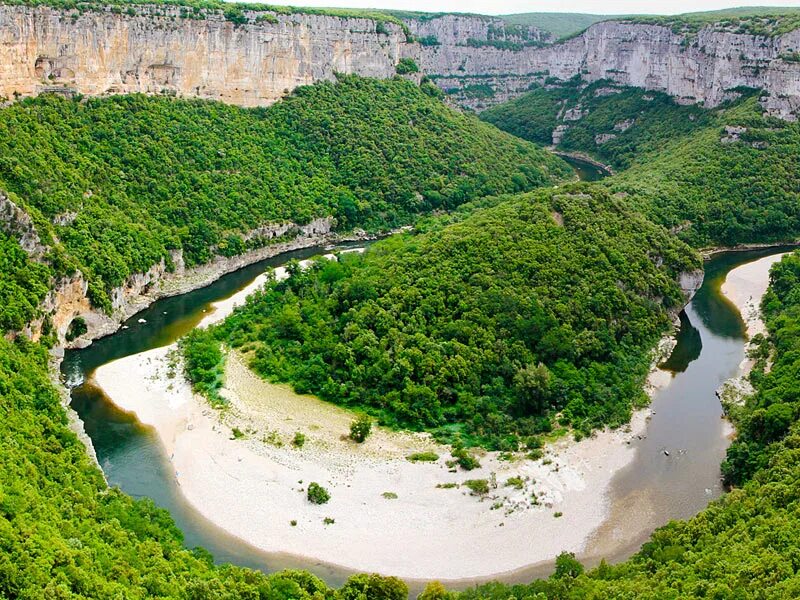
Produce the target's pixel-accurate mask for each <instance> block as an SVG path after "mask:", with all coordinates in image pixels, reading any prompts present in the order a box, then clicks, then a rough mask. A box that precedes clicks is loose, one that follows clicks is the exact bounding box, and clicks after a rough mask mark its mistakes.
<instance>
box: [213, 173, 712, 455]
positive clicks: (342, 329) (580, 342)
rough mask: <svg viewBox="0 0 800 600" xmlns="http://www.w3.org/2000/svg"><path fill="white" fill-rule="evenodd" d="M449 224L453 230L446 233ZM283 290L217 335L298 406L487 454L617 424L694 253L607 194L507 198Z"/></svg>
mask: <svg viewBox="0 0 800 600" xmlns="http://www.w3.org/2000/svg"><path fill="white" fill-rule="evenodd" d="M450 220H452V221H453V222H452V223H450V222H449V221H450ZM424 229H425V232H424V233H422V234H420V235H409V236H404V237H398V238H393V239H390V240H386V241H384V242H380V243H378V244H376V245H374V246H373V247H371V248H370V249H369V250H368V251H367V252H366V253H365V254H364V255H363V256H361V255H353V254H348V255H343V256H342V257H341V260H340V261H339V262H328V261H322V262H320V263H318V264H317V266H316V267H315V268H312V269H309V270H308V271H305V272H301V271H299V270H297V271H295V273H294V275H293V276H292V277H291V278H289V279H288V280H286V281H283V282H273V283H272V284H271V285H269V286H268V287H267V288H266V290H265V291H264V292H262V293H258V294H256V295H255V296H254V297H252V298H251V300H250V302H248V304H247V305H246V306H245V307H243V308H241V309H238V310H237V311H236V312H235V313H234V315H233V316H232V317H231V318H229V319H228V320H227V321H226V322H225V323H224V325H222V326H220V327H218V328H217V329H215V330H214V331H216V334H217V336H218V338H219V339H221V340H225V342H226V343H228V344H230V345H232V346H234V347H246V348H247V349H248V350H254V352H253V354H252V355H251V365H252V367H253V368H254V369H255V370H256V371H258V372H259V373H261V374H262V375H264V376H265V377H268V378H271V379H275V380H279V381H288V382H291V383H292V384H293V385H294V387H295V389H296V390H297V391H298V392H300V393H305V392H313V393H315V394H319V395H320V396H321V397H322V398H324V399H327V400H330V401H333V402H338V403H343V404H346V405H349V406H353V407H364V408H366V409H368V410H369V411H371V412H372V413H374V414H376V415H378V416H380V417H381V419H382V420H383V422H384V423H387V424H389V425H394V426H403V427H410V428H413V429H420V428H429V429H431V428H433V429H435V428H439V431H440V433H442V434H444V435H448V434H450V433H452V432H454V431H456V430H459V429H461V430H464V432H465V433H466V434H468V435H469V436H471V438H472V439H473V440H475V441H479V442H481V443H483V444H485V445H487V446H489V447H495V448H497V447H501V448H505V449H508V448H512V447H513V448H516V445H517V441H516V436H517V435H532V434H536V433H540V432H542V431H549V430H550V429H551V428H552V427H553V425H554V423H553V422H554V421H555V419H556V414H558V415H559V423H561V424H563V425H566V424H570V425H572V426H574V427H575V428H577V429H578V430H580V431H582V432H584V433H588V432H589V431H590V430H591V429H593V428H595V427H599V426H602V425H605V424H611V425H620V424H622V423H624V422H625V421H626V420H627V419H628V418H629V416H630V410H631V406H632V404H638V403H642V402H644V401H645V398H644V395H643V392H642V390H641V384H642V381H643V378H644V375H645V373H646V372H647V368H648V364H649V358H648V356H649V350H650V348H652V347H653V345H654V344H655V342H656V341H657V340H658V338H659V336H660V335H661V334H662V332H663V331H664V330H665V329H666V328H667V326H668V325H669V321H668V318H667V310H668V309H677V308H679V307H680V306H681V305H682V301H683V296H682V294H681V291H680V289H679V288H678V286H677V284H676V283H675V278H676V277H677V275H678V273H680V272H683V271H688V270H692V269H695V268H698V267H699V266H700V263H699V261H698V259H697V258H696V256H695V255H694V254H693V253H692V252H691V251H690V250H689V249H688V248H687V247H686V246H684V245H683V244H681V243H680V242H678V241H676V240H674V239H673V238H671V237H670V236H669V235H668V234H667V233H666V232H665V231H664V230H662V229H660V228H658V227H656V226H653V225H651V224H650V223H648V222H647V221H645V220H644V219H643V218H641V217H639V216H638V215H636V214H635V213H632V212H631V211H629V210H628V209H626V207H625V206H624V205H623V204H622V203H620V202H618V201H616V200H614V199H613V198H611V197H610V196H608V195H607V194H606V193H604V192H603V191H602V190H601V189H599V188H591V187H588V186H576V187H573V188H569V189H568V190H565V191H563V192H562V191H547V192H538V193H534V194H532V195H523V196H519V197H515V198H508V199H501V200H498V201H496V205H495V206H491V207H488V208H483V209H477V210H474V212H465V213H462V214H459V215H458V216H455V217H452V218H451V219H436V220H433V221H431V222H430V223H428V224H427V225H426V226H425V228H424Z"/></svg>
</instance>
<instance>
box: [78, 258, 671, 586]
mask: <svg viewBox="0 0 800 600" xmlns="http://www.w3.org/2000/svg"><path fill="white" fill-rule="evenodd" d="M278 275H279V276H280V275H281V273H280V271H279V272H278ZM262 282H263V279H262V280H261V281H259V280H256V281H254V282H252V283H251V284H250V285H249V286H247V288H245V289H244V290H242V291H241V292H239V293H237V294H236V295H235V296H234V297H232V298H229V299H227V300H222V301H220V302H218V303H216V305H215V310H214V311H213V312H211V313H209V314H208V315H206V316H205V318H204V319H203V321H202V323H201V326H204V325H208V324H210V323H212V322H216V321H219V320H221V319H223V318H224V317H225V316H227V314H229V312H230V311H232V310H233V308H234V306H235V305H236V304H237V303H238V302H241V301H243V299H244V298H245V297H246V295H247V294H248V293H249V292H250V291H252V290H253V289H254V288H255V287H258V285H259V284H260V283H262ZM664 344H666V345H667V346H670V344H671V343H670V342H665V341H662V343H661V344H660V345H659V347H660V348H662V351H663V348H664ZM174 349H175V346H174V344H173V345H171V346H167V347H164V348H158V349H155V350H150V351H148V352H144V353H141V354H137V355H133V356H129V357H126V358H123V359H120V360H118V361H114V362H111V363H108V364H106V365H104V366H102V367H100V368H99V369H98V370H97V371H96V373H95V374H94V376H93V378H94V381H95V383H96V384H97V385H98V387H100V388H101V389H103V390H104V391H105V393H106V395H107V396H108V397H109V399H110V400H111V401H112V402H113V403H114V404H115V405H117V406H118V407H119V408H121V409H123V410H125V411H127V412H130V413H133V414H135V415H136V416H137V417H138V419H139V420H140V422H142V423H143V424H145V425H149V426H152V427H153V428H154V429H155V431H156V432H157V434H158V438H159V440H160V443H161V445H162V446H163V448H164V449H165V451H166V456H167V457H169V460H171V462H172V465H173V469H174V471H175V477H176V481H177V482H178V485H179V486H180V488H181V493H182V496H183V497H184V499H185V500H186V501H187V502H188V503H189V504H190V505H192V506H193V507H194V508H195V509H196V510H197V511H198V512H199V513H200V514H202V515H203V516H204V517H205V518H207V519H208V520H209V521H211V522H212V523H214V524H215V525H217V526H219V527H221V528H222V529H224V530H225V531H227V532H228V533H230V534H232V535H234V536H236V537H238V538H240V539H241V540H243V541H244V542H246V543H248V544H250V545H251V546H254V547H256V548H258V549H260V550H263V551H266V552H270V553H276V554H285V555H293V556H296V557H300V558H302V559H305V560H308V561H322V562H325V563H328V564H331V565H335V566H337V567H340V568H342V569H343V570H356V571H362V572H363V571H374V572H380V573H384V574H387V575H389V574H390V575H395V576H399V577H403V578H405V579H409V580H417V581H419V580H428V579H440V580H446V581H449V582H458V581H470V582H474V581H476V580H480V579H486V578H490V577H502V576H504V575H506V576H508V575H511V574H513V573H514V572H518V571H521V570H525V569H527V568H531V567H535V566H536V565H538V564H542V563H548V562H552V561H553V559H554V558H555V557H556V556H557V555H558V554H559V553H560V552H562V551H570V552H576V553H577V554H580V553H581V552H582V551H584V550H585V549H586V548H587V544H588V543H589V541H590V539H591V538H592V535H593V534H594V532H595V531H596V530H597V529H598V528H599V527H600V526H601V525H602V524H603V522H604V521H605V520H606V518H607V516H608V513H609V511H610V503H611V499H610V498H609V491H610V484H611V481H612V479H613V477H614V475H615V474H616V473H617V472H618V471H620V470H621V469H623V468H624V467H625V466H627V465H628V464H629V463H630V462H631V461H632V460H633V458H634V457H635V454H636V444H634V443H631V442H632V441H633V440H634V439H635V438H636V437H637V436H638V435H641V434H642V433H644V431H645V429H646V427H647V420H648V416H649V414H650V410H649V409H643V410H639V411H636V412H634V414H633V418H632V420H631V423H630V424H629V425H628V426H627V427H623V428H620V429H617V430H613V431H612V430H604V431H602V432H598V433H596V434H595V435H594V436H593V437H591V438H588V439H586V440H583V441H581V442H574V441H573V440H572V439H571V438H570V439H561V440H558V441H556V442H555V443H554V444H550V445H548V447H547V449H546V455H545V459H547V460H538V461H531V460H527V459H525V460H518V461H503V460H501V459H500V456H499V453H496V452H494V453H484V454H483V456H481V458H480V460H481V464H482V467H481V468H480V469H476V470H474V471H470V472H464V471H461V470H459V471H458V472H455V473H453V472H450V470H449V469H448V468H447V467H446V466H445V465H444V462H445V461H446V460H447V459H448V458H450V456H449V448H446V447H443V446H440V445H438V444H436V443H435V442H434V441H433V440H432V439H431V438H430V436H428V435H427V434H412V433H404V432H393V431H389V430H385V429H383V428H377V427H376V428H375V430H374V433H373V435H372V436H370V438H369V439H368V440H367V442H366V443H364V444H362V445H356V444H354V443H352V442H349V441H346V440H342V436H343V435H344V434H346V433H347V430H348V427H349V422H350V421H351V420H352V418H353V415H352V414H351V413H349V412H348V411H346V410H344V409H342V408H340V407H338V406H335V405H332V404H329V403H325V402H322V401H320V400H318V399H316V398H313V397H310V396H299V395H297V394H295V393H294V392H292V391H291V390H290V389H289V388H288V387H287V386H280V385H273V384H270V383H268V382H266V381H263V380H261V379H260V378H259V377H258V376H256V375H255V374H254V373H252V372H251V371H250V370H249V369H248V368H247V367H246V366H245V364H244V359H243V357H241V356H239V355H237V354H231V355H230V356H229V360H228V361H227V363H228V364H227V366H226V384H225V388H224V389H223V392H222V393H223V394H224V395H225V396H226V397H227V398H228V399H229V401H230V407H229V408H226V409H225V410H223V411H221V412H219V411H217V410H215V409H212V408H211V407H210V406H209V405H208V404H207V403H206V401H205V400H204V399H202V398H199V397H197V396H196V395H194V394H192V392H191V390H190V389H189V386H188V384H187V383H186V382H185V381H184V380H183V379H182V377H181V375H180V365H179V364H178V363H177V362H176V361H177V356H176V354H174V353H173V350H174ZM660 373H661V374H663V372H660V370H658V369H655V368H654V369H653V371H651V375H650V376H649V377H648V385H647V387H646V389H647V391H648V393H650V394H651V395H652V393H653V392H654V391H655V389H657V388H658V387H660V386H662V385H663V384H665V383H667V382H668V381H669V377H666V378H665V377H659V374H660ZM234 428H237V429H239V430H240V431H242V432H245V436H244V438H243V439H233V438H234V436H233V435H232V432H233V430H234ZM296 431H301V432H302V433H304V434H305V435H306V438H307V442H306V445H305V446H304V447H303V448H302V449H299V450H298V449H295V448H293V447H292V444H291V439H292V437H293V435H294V432H296ZM279 444H280V445H279ZM425 450H428V451H434V452H436V453H437V454H439V456H440V458H439V460H438V461H437V462H435V463H411V462H409V461H407V460H406V459H405V456H406V455H408V454H410V453H411V452H415V451H416V452H418V451H425ZM511 477H520V478H522V479H523V483H522V486H521V489H517V488H516V487H514V486H506V485H505V483H506V481H507V479H509V478H511ZM468 479H486V480H487V481H489V482H490V491H489V493H488V494H486V495H485V496H484V497H476V496H473V495H471V494H470V493H469V491H468V490H467V489H466V488H465V487H464V486H463V485H461V487H457V488H452V489H439V488H437V487H436V486H437V484H440V485H446V486H447V485H452V484H456V485H459V484H463V482H464V481H466V480H468ZM300 481H303V482H305V483H299V482H300ZM310 481H317V482H319V483H320V484H321V485H323V486H325V487H327V488H328V489H329V490H330V492H331V501H330V502H329V503H328V504H325V505H322V506H316V505H312V504H310V503H309V502H308V501H307V500H306V498H305V494H304V492H303V491H301V490H304V489H305V486H306V485H307V484H308V483H309V482H310ZM491 482H496V486H495V485H492V483H491ZM384 492H390V493H392V494H396V495H397V498H396V499H387V498H385V497H383V494H384ZM533 493H536V494H537V502H538V505H534V504H533V503H532V501H531V499H532V494H533ZM232 507H236V509H235V510H232ZM556 513H563V516H560V517H555V516H554V515H555V514H556ZM325 517H329V518H332V519H334V521H335V523H334V524H331V525H324V524H323V522H322V521H323V519H324V518H325ZM292 520H296V521H297V525H296V526H292V525H291V521H292ZM309 549H313V551H309Z"/></svg>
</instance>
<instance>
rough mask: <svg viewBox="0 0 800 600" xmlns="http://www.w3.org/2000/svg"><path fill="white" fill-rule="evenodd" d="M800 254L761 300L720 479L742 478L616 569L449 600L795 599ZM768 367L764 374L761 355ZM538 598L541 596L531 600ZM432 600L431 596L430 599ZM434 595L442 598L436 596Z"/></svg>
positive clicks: (777, 273)
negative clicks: (756, 348)
mask: <svg viewBox="0 0 800 600" xmlns="http://www.w3.org/2000/svg"><path fill="white" fill-rule="evenodd" d="M798 282H800V256H798V255H797V254H794V255H793V256H790V257H787V258H784V259H783V261H782V262H781V263H779V264H778V265H777V266H776V267H774V270H773V272H772V274H771V286H770V290H769V292H768V294H767V296H766V297H765V299H764V305H763V306H764V310H765V313H766V315H765V316H766V319H767V328H768V330H769V341H768V342H763V346H762V352H761V353H760V357H759V358H760V361H759V364H758V366H759V370H757V371H756V372H754V374H753V377H752V378H751V379H752V381H753V383H754V385H755V388H756V394H755V395H754V396H753V397H752V398H751V399H750V400H748V402H747V404H746V405H745V407H744V408H743V409H742V410H741V412H740V414H739V415H738V418H737V424H738V426H739V427H740V428H741V431H742V433H741V439H738V440H737V441H735V442H734V444H733V445H732V446H731V449H730V451H729V454H728V456H729V462H728V465H727V474H728V475H729V477H730V476H735V477H737V479H736V481H737V483H741V482H742V481H747V480H749V481H748V482H747V483H746V484H744V485H743V487H741V488H738V489H734V490H732V491H731V492H729V493H728V494H726V495H725V496H723V497H722V498H721V499H720V500H718V501H716V502H713V503H712V504H711V505H710V506H709V507H708V508H707V509H706V510H704V511H703V512H701V513H700V514H699V515H697V516H696V517H694V518H693V519H690V520H689V521H684V522H673V523H670V524H669V525H667V526H665V527H662V528H661V529H659V530H657V531H656V532H655V533H654V534H653V536H652V537H651V539H650V540H649V541H648V542H647V543H645V544H644V546H642V549H641V551H640V552H639V553H638V554H636V555H635V556H634V557H633V558H631V559H630V560H628V561H626V562H624V563H622V564H619V565H615V566H609V565H607V564H605V563H601V565H600V566H599V567H598V568H596V569H593V570H592V571H589V572H588V573H586V574H582V571H583V568H582V567H581V566H580V565H579V564H578V563H577V562H576V561H575V560H574V559H573V558H571V557H570V556H568V555H563V556H562V557H560V559H559V561H558V562H557V564H556V573H555V575H554V576H553V577H552V578H551V579H550V580H548V581H537V582H534V583H532V584H530V585H516V586H508V585H502V584H490V585H487V586H481V587H479V588H477V589H475V590H470V591H468V592H464V593H462V594H453V595H452V596H450V598H451V599H452V600H455V599H456V598H458V600H472V599H478V598H481V599H487V598H489V599H492V600H511V599H512V598H535V597H536V598H538V597H543V598H570V599H571V598H575V599H583V598H653V599H662V598H714V597H716V598H736V597H740V598H796V597H798V595H799V594H800V576H798V570H797V564H796V559H795V557H796V556H797V554H798V552H800V545H799V543H798V540H800V516H798V515H800V512H799V511H798V509H800V486H798V485H797V482H798V479H800V423H798V416H799V415H800V413H798V407H797V402H798V397H800V390H798V377H797V372H798V369H800V361H799V360H798V345H800V293H798V292H800V283H798ZM768 355H772V357H773V359H772V360H773V367H772V369H771V370H769V371H765V370H764V368H765V366H766V364H767V363H766V360H765V359H766V357H767V356H768ZM539 594H540V595H541V596H539ZM433 597H437V596H433ZM438 597H440V598H441V597H442V596H438Z"/></svg>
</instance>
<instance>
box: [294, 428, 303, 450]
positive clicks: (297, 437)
mask: <svg viewBox="0 0 800 600" xmlns="http://www.w3.org/2000/svg"><path fill="white" fill-rule="evenodd" d="M305 443H306V436H305V434H303V433H300V432H299V431H297V432H295V434H294V438H292V446H294V447H295V448H302V447H303V445H304V444H305Z"/></svg>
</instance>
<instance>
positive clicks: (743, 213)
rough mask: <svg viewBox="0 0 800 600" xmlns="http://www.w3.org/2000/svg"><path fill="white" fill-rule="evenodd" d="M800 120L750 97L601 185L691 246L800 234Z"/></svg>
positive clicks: (789, 237) (792, 237)
mask: <svg viewBox="0 0 800 600" xmlns="http://www.w3.org/2000/svg"><path fill="white" fill-rule="evenodd" d="M799 153H800V125H798V124H797V123H787V122H785V121H781V120H778V119H774V118H770V117H767V116H765V115H763V114H762V112H761V109H760V107H759V105H758V103H757V101H756V99H755V98H751V99H749V100H747V101H746V102H744V103H742V104H740V105H739V106H736V107H733V108H731V109H729V110H726V111H723V112H721V113H720V114H719V115H717V116H715V117H714V118H713V120H711V121H710V122H709V123H708V125H707V126H704V127H701V128H699V129H697V130H696V131H694V132H692V133H689V134H687V135H683V136H679V137H678V138H677V139H674V140H671V141H669V142H667V143H665V144H664V146H663V148H662V149H661V150H659V151H655V152H649V153H647V154H645V155H643V156H642V157H640V158H639V159H637V161H636V163H635V164H634V166H632V167H631V168H630V169H629V170H627V171H625V172H623V173H621V174H620V175H619V176H617V177H614V178H612V179H610V180H608V182H607V185H608V188H609V189H610V190H611V191H612V192H615V193H617V194H621V195H624V196H626V197H627V201H628V202H630V203H631V204H632V205H633V206H635V207H637V208H639V209H640V210H642V211H643V212H644V213H645V214H647V215H648V216H649V217H650V218H651V219H653V220H654V221H656V222H659V223H661V224H663V225H665V226H666V227H669V228H670V229H672V230H673V231H674V232H675V233H676V234H677V235H678V237H680V238H682V239H684V240H685V241H687V242H689V243H690V244H692V245H694V246H698V247H701V246H720V245H721V246H731V245H735V244H742V243H765V242H779V241H792V240H795V239H797V238H798V236H800V202H798V197H800V174H799V173H798V171H797V157H798V154H799Z"/></svg>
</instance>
